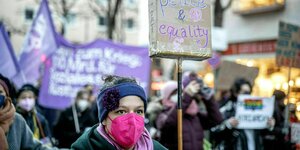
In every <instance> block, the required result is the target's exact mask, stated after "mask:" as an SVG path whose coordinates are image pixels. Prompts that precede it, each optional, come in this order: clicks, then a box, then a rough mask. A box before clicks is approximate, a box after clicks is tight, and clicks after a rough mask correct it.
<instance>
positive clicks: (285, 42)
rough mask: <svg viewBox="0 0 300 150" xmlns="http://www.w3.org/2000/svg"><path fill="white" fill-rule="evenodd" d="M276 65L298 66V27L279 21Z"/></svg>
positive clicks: (299, 40)
mask: <svg viewBox="0 0 300 150" xmlns="http://www.w3.org/2000/svg"><path fill="white" fill-rule="evenodd" d="M276 63H277V65H278V66H286V67H289V66H290V67H295V68H300V27H299V26H296V25H292V24H288V23H284V22H280V23H279V37H278V41H277V47H276Z"/></svg>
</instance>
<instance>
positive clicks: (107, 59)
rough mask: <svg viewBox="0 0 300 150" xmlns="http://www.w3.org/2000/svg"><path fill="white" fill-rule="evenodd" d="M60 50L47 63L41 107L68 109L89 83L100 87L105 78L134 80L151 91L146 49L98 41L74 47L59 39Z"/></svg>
mask: <svg viewBox="0 0 300 150" xmlns="http://www.w3.org/2000/svg"><path fill="white" fill-rule="evenodd" d="M57 38H58V39H57V41H58V42H59V47H58V50H57V51H56V52H55V53H54V54H53V55H52V56H51V57H49V59H47V60H46V62H45V72H44V75H43V81H42V87H41V92H40V97H39V103H40V105H42V106H44V107H47V108H55V109H64V108H66V107H69V106H70V105H71V104H72V100H74V97H75V96H76V93H77V91H78V90H79V89H80V88H82V87H83V86H84V85H85V84H87V83H89V84H92V85H95V86H97V87H99V86H101V84H102V77H103V75H119V76H127V77H134V78H136V79H137V80H138V82H139V84H140V85H141V86H142V87H143V88H144V89H145V91H146V92H147V91H148V88H149V85H148V83H149V80H150V76H149V75H150V58H149V57H148V50H147V48H146V47H134V46H127V45H123V44H117V43H113V42H111V41H104V40H96V41H94V42H91V43H89V44H85V45H74V44H71V43H69V42H68V41H66V40H65V39H63V38H62V37H60V36H57Z"/></svg>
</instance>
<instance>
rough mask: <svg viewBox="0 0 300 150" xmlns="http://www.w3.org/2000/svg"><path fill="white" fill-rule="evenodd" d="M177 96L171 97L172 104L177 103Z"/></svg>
mask: <svg viewBox="0 0 300 150" xmlns="http://www.w3.org/2000/svg"><path fill="white" fill-rule="evenodd" d="M177 99H178V98H177V94H175V95H172V96H171V97H170V100H171V101H172V102H174V103H177Z"/></svg>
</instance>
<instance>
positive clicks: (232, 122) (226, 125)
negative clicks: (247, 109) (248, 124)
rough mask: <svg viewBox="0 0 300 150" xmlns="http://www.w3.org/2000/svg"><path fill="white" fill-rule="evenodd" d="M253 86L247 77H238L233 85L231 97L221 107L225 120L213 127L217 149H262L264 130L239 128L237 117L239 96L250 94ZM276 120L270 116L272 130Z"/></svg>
mask: <svg viewBox="0 0 300 150" xmlns="http://www.w3.org/2000/svg"><path fill="white" fill-rule="evenodd" d="M251 92H252V86H251V84H250V82H249V81H247V80H246V79H243V78H240V79H236V80H235V82H234V84H233V85H232V87H231V95H230V98H229V99H228V100H227V101H226V102H225V103H224V105H223V106H221V108H220V112H221V113H222V114H223V117H224V119H225V121H224V122H223V123H222V124H220V125H218V126H216V127H214V128H212V129H211V132H212V134H211V138H212V139H213V140H214V142H213V145H214V147H215V149H225V150H261V149H264V148H263V143H262V131H263V130H254V129H237V128H236V127H237V126H238V124H239V121H238V120H237V119H236V118H235V115H236V106H237V98H238V96H239V95H241V94H246V95H250V94H251ZM274 125H275V120H274V119H273V118H269V120H268V121H267V126H268V129H269V130H272V129H273V127H274Z"/></svg>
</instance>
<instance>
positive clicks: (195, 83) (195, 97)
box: [156, 72, 222, 150]
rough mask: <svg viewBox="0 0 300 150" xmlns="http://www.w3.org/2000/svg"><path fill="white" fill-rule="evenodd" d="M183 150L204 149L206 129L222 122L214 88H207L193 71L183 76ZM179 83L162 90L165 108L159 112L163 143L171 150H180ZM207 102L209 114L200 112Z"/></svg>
mask: <svg viewBox="0 0 300 150" xmlns="http://www.w3.org/2000/svg"><path fill="white" fill-rule="evenodd" d="M182 82H183V88H184V89H183V91H184V92H183V100H182V112H183V125H182V127H183V149H186V150H188V149H191V150H192V149H195V150H196V149H203V139H204V129H209V128H210V127H213V126H216V125H217V124H219V123H221V122H222V116H221V114H220V112H219V111H218V106H217V103H216V102H215V100H214V96H213V90H212V89H210V88H208V87H205V86H204V84H203V81H202V80H201V79H200V78H199V77H197V74H195V73H193V72H186V73H185V74H184V76H183V81H182ZM176 91H177V86H176V85H175V83H174V82H173V83H169V84H167V86H165V87H164V88H163V90H162V92H163V96H164V99H163V101H162V104H163V105H164V109H163V110H162V112H161V113H160V114H159V115H158V117H157V120H156V127H157V128H158V130H160V142H161V144H163V145H164V146H166V147H167V148H168V149H177V132H174V131H177V111H176V102H177V92H176ZM200 102H203V103H204V105H205V107H206V113H203V112H200V111H199V103H200Z"/></svg>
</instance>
